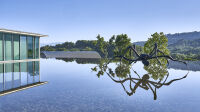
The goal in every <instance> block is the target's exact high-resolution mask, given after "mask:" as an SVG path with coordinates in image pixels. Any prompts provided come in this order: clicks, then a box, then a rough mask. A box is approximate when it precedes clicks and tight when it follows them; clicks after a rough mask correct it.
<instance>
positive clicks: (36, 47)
mask: <svg viewBox="0 0 200 112" xmlns="http://www.w3.org/2000/svg"><path fill="white" fill-rule="evenodd" d="M35 58H36V59H38V58H39V37H35Z"/></svg>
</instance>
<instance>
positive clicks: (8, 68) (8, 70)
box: [4, 63, 12, 89]
mask: <svg viewBox="0 0 200 112" xmlns="http://www.w3.org/2000/svg"><path fill="white" fill-rule="evenodd" d="M4 76H5V89H11V88H12V63H6V64H5V75H4Z"/></svg>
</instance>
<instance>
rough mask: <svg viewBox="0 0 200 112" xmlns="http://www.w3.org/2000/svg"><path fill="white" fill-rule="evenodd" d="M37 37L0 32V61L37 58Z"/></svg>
mask: <svg viewBox="0 0 200 112" xmlns="http://www.w3.org/2000/svg"><path fill="white" fill-rule="evenodd" d="M39 47H40V46H39V37H34V36H26V35H17V34H9V33H1V32H0V61H9V60H24V59H39V58H40V56H39V55H40V53H39V52H40V50H39V49H40V48H39Z"/></svg>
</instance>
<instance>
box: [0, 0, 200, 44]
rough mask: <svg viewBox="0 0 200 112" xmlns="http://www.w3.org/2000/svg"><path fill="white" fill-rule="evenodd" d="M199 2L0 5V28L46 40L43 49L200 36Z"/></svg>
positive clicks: (9, 0)
mask: <svg viewBox="0 0 200 112" xmlns="http://www.w3.org/2000/svg"><path fill="white" fill-rule="evenodd" d="M199 4H200V0H0V14H1V15H0V27H1V28H7V29H15V30H22V31H30V32H38V33H42V34H47V35H49V37H47V38H42V39H41V43H51V42H61V41H76V40H94V39H96V36H97V34H101V35H102V36H103V37H105V39H106V40H108V39H109V38H110V37H111V36H112V35H114V34H115V35H117V34H122V33H124V34H128V36H129V37H130V38H131V39H132V42H135V41H142V40H147V39H148V38H149V37H150V35H151V34H153V33H154V32H164V33H165V34H167V33H176V32H190V31H200V7H199Z"/></svg>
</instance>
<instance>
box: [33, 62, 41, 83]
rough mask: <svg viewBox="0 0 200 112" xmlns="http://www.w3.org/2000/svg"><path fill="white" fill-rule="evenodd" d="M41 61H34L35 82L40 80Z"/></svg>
mask: <svg viewBox="0 0 200 112" xmlns="http://www.w3.org/2000/svg"><path fill="white" fill-rule="evenodd" d="M39 64H40V62H39V61H35V63H34V66H35V67H34V79H35V82H39V81H40V72H39V70H40V69H39V66H40V65H39Z"/></svg>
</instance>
